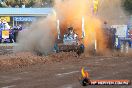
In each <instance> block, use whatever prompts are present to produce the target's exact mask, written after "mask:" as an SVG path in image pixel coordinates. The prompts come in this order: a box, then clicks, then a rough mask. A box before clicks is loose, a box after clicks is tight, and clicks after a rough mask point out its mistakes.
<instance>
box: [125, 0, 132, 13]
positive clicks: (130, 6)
mask: <svg viewBox="0 0 132 88" xmlns="http://www.w3.org/2000/svg"><path fill="white" fill-rule="evenodd" d="M124 7H125V9H126V10H127V11H128V12H129V13H132V0H124Z"/></svg>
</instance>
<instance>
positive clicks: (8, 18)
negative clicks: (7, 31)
mask: <svg viewBox="0 0 132 88" xmlns="http://www.w3.org/2000/svg"><path fill="white" fill-rule="evenodd" d="M0 19H1V20H5V21H6V22H10V17H9V16H6V17H0Z"/></svg>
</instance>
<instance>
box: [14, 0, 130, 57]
mask: <svg viewBox="0 0 132 88" xmlns="http://www.w3.org/2000/svg"><path fill="white" fill-rule="evenodd" d="M121 5H122V2H121V0H99V6H98V11H97V13H96V14H94V13H93V9H92V6H93V0H55V5H54V9H55V11H56V17H53V16H48V17H46V18H44V19H41V20H39V21H37V22H35V23H33V24H32V25H31V26H30V30H24V31H22V32H21V33H20V34H19V37H18V46H17V47H16V48H15V51H37V52H41V53H43V54H48V53H50V52H51V51H52V49H53V46H54V42H55V38H56V34H57V32H56V20H57V19H59V20H60V32H61V36H63V34H64V33H65V32H66V31H67V27H70V26H72V27H73V28H74V31H75V32H76V33H77V34H78V35H79V37H80V38H81V37H82V17H84V19H85V23H84V29H85V37H84V40H83V42H84V44H85V47H86V48H88V47H91V45H93V44H94V43H95V40H96V41H97V48H98V51H101V52H104V51H105V50H106V40H105V35H104V32H103V30H102V25H103V22H104V21H107V22H108V23H110V24H117V23H118V24H124V23H125V22H126V21H127V19H128V18H127V15H126V14H125V12H124V10H123V8H122V6H121Z"/></svg>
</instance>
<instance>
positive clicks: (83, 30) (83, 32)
mask: <svg viewBox="0 0 132 88" xmlns="http://www.w3.org/2000/svg"><path fill="white" fill-rule="evenodd" d="M84 37H85V28H84V17H82V38H84Z"/></svg>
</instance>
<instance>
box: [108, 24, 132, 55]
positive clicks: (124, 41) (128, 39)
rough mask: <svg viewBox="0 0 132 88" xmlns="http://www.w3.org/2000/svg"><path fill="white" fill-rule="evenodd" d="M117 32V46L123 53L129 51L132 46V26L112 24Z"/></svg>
mask: <svg viewBox="0 0 132 88" xmlns="http://www.w3.org/2000/svg"><path fill="white" fill-rule="evenodd" d="M111 28H114V29H116V32H115V42H114V43H115V44H114V46H115V48H116V49H117V50H120V52H121V53H128V52H129V50H130V48H132V28H130V27H129V25H112V26H111Z"/></svg>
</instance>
